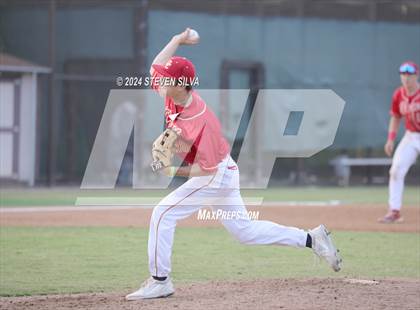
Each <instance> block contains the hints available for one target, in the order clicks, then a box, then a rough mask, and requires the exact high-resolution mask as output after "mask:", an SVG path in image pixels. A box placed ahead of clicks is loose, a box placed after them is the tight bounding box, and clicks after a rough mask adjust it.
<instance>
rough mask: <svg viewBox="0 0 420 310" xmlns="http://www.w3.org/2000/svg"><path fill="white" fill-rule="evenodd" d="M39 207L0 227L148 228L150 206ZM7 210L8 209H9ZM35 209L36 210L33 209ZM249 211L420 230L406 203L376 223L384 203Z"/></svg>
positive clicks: (312, 221)
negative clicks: (388, 220) (395, 219)
mask: <svg viewBox="0 0 420 310" xmlns="http://www.w3.org/2000/svg"><path fill="white" fill-rule="evenodd" d="M48 209H49V208H38V209H33V210H32V211H31V210H30V209H29V210H30V211H25V212H16V211H20V210H19V209H7V208H4V209H2V210H1V212H0V225H1V226H59V227H62V226H113V227H148V225H149V219H150V215H151V213H152V209H151V208H148V209H145V208H136V207H129V208H117V209H94V208H92V210H90V209H89V207H86V208H80V210H79V209H78V207H72V208H68V207H62V208H55V210H54V211H48ZM8 210H9V211H8ZM35 210H36V211H35ZM248 210H249V211H259V219H263V220H271V221H274V222H277V223H280V224H282V225H288V226H297V227H301V228H305V229H308V228H312V227H315V226H317V225H319V224H321V223H323V224H325V225H327V226H328V228H329V229H330V230H347V231H385V232H420V208H418V207H416V206H405V207H404V210H403V216H404V219H405V220H404V223H402V224H392V225H384V224H380V223H378V222H377V219H378V218H379V217H380V216H383V215H384V213H385V212H386V207H385V206H378V205H338V206H280V207H276V206H260V207H255V206H254V207H250V208H248ZM219 225H220V223H219V222H218V221H215V220H209V221H203V220H197V214H195V215H193V216H191V217H189V218H187V219H185V220H183V221H180V223H179V226H184V227H185V226H187V227H215V226H219Z"/></svg>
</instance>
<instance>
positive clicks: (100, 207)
mask: <svg viewBox="0 0 420 310" xmlns="http://www.w3.org/2000/svg"><path fill="white" fill-rule="evenodd" d="M255 198H258V199H255ZM158 201H159V200H158ZM98 202H99V201H96V200H95V199H89V201H86V200H76V204H75V205H74V206H55V207H48V206H44V207H2V208H0V214H1V213H25V212H70V211H76V212H80V211H107V210H109V211H112V210H136V209H137V210H138V209H152V208H153V207H154V206H156V204H157V202H156V203H151V202H150V201H149V202H148V203H145V202H143V203H139V202H131V203H128V202H127V201H124V202H121V201H120V203H118V200H115V198H112V199H111V200H108V201H106V199H105V200H104V199H103V198H102V199H101V201H100V203H98ZM244 202H245V205H246V206H247V207H258V206H261V207H293V206H296V207H299V206H306V207H308V206H309V207H338V206H340V205H342V204H343V203H342V201H340V200H326V201H297V200H296V201H294V200H292V201H265V202H261V201H259V197H252V199H246V198H244ZM202 205H203V207H210V206H211V205H212V204H208V205H204V204H202Z"/></svg>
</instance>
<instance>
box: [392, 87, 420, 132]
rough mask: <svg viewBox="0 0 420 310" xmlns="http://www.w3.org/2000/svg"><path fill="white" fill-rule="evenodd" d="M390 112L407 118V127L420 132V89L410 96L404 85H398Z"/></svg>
mask: <svg viewBox="0 0 420 310" xmlns="http://www.w3.org/2000/svg"><path fill="white" fill-rule="evenodd" d="M390 114H391V115H392V116H396V117H404V118H405V128H406V129H407V130H409V131H414V132H420V89H418V90H417V91H416V92H415V93H414V94H413V95H411V96H408V95H407V93H406V91H405V89H404V87H402V86H401V87H398V88H397V89H396V90H395V91H394V95H393V96H392V104H391V111H390Z"/></svg>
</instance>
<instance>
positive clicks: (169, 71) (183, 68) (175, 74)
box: [152, 56, 195, 81]
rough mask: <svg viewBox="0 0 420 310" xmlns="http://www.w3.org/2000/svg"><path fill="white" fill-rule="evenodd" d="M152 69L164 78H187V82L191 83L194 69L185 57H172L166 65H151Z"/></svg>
mask: <svg viewBox="0 0 420 310" xmlns="http://www.w3.org/2000/svg"><path fill="white" fill-rule="evenodd" d="M152 67H153V69H155V70H156V71H157V72H158V73H159V74H161V75H162V76H164V77H170V78H176V79H179V78H187V80H188V81H192V79H193V78H194V77H195V67H194V65H193V63H192V62H191V61H189V60H188V59H187V58H185V57H179V56H173V57H171V59H169V61H168V62H167V63H166V65H164V66H162V65H152Z"/></svg>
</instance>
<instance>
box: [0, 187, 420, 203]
mask: <svg viewBox="0 0 420 310" xmlns="http://www.w3.org/2000/svg"><path fill="white" fill-rule="evenodd" d="M241 192H242V195H243V196H244V197H257V196H259V197H264V199H265V201H331V200H338V201H340V202H341V203H345V204H358V203H360V204H367V203H368V204H386V203H387V199H388V189H387V187H373V186H366V187H348V188H340V187H281V188H269V189H267V190H242V191H241ZM167 193H169V191H168V190H130V189H118V190H94V191H93V190H90V191H86V190H83V191H82V190H80V189H78V188H52V189H49V188H41V189H39V188H38V189H2V190H0V206H2V207H19V206H57V205H61V206H63V205H64V206H65V205H74V203H75V201H76V199H77V197H90V196H94V197H163V196H165V195H166V194H167ZM404 204H409V205H417V206H420V189H419V187H414V186H411V187H407V188H406V190H405V192H404Z"/></svg>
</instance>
